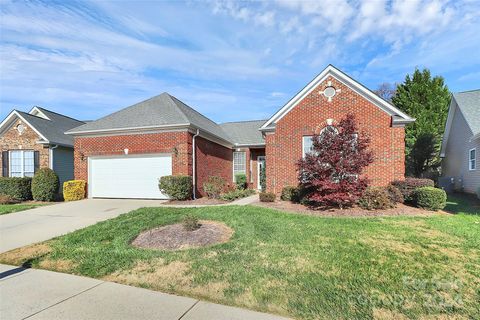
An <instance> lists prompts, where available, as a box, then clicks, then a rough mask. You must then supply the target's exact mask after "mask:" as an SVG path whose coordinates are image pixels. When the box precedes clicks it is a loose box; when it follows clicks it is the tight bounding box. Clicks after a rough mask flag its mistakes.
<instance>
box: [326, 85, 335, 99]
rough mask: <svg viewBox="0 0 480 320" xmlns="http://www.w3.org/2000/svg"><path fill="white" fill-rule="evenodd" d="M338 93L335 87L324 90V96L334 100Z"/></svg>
mask: <svg viewBox="0 0 480 320" xmlns="http://www.w3.org/2000/svg"><path fill="white" fill-rule="evenodd" d="M336 93H337V90H335V88H334V87H326V88H325V90H323V95H324V96H325V97H327V98H333V96H334V95H335V94H336Z"/></svg>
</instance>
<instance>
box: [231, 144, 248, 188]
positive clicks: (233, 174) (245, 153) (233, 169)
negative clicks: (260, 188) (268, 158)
mask: <svg viewBox="0 0 480 320" xmlns="http://www.w3.org/2000/svg"><path fill="white" fill-rule="evenodd" d="M236 153H243V154H244V155H245V156H244V159H245V163H244V166H245V170H244V172H235V154H236ZM232 160H233V161H232V181H233V182H235V174H238V173H243V174H245V175H246V174H247V152H246V151H234V152H233V159H232ZM247 181H248V180H247Z"/></svg>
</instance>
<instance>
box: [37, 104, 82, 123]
mask: <svg viewBox="0 0 480 320" xmlns="http://www.w3.org/2000/svg"><path fill="white" fill-rule="evenodd" d="M34 107H36V108H38V109H42V110H44V111H47V112H50V113H54V114H56V115H59V116H61V117H64V118H68V119H72V120H75V121H77V122H83V121H82V120H78V119H75V118H73V117H70V116H66V115H64V114H62V113H59V112H55V111H52V110H48V109H45V108H44V107H40V106H34ZM29 114H30V113H29ZM30 115H31V114H30ZM40 118H41V117H40Z"/></svg>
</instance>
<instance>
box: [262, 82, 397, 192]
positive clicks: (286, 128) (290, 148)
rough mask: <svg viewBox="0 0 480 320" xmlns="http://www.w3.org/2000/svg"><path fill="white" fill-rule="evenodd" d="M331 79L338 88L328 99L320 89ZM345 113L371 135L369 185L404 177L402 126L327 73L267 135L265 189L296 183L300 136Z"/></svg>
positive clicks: (300, 154)
mask: <svg viewBox="0 0 480 320" xmlns="http://www.w3.org/2000/svg"><path fill="white" fill-rule="evenodd" d="M328 81H332V85H333V86H334V87H335V88H336V89H341V92H338V93H337V94H336V95H335V96H334V97H333V99H332V101H331V102H328V101H327V98H326V97H325V96H324V95H323V94H320V93H319V91H323V89H324V88H325V87H326V86H327V82H328ZM348 113H353V114H355V115H356V119H357V124H358V126H359V129H360V132H362V131H363V132H365V133H366V134H367V135H369V136H370V138H371V143H370V148H371V150H373V152H374V155H375V161H374V163H372V164H371V165H370V166H369V167H368V168H367V170H366V176H367V177H368V178H369V179H371V181H372V185H376V186H381V185H387V184H388V183H389V182H391V181H392V180H394V179H402V178H403V177H404V170H405V165H404V152H405V143H404V128H403V127H392V126H391V117H390V116H389V115H388V114H387V113H386V112H384V111H382V110H381V109H380V108H378V107H377V106H375V105H374V104H372V103H370V102H369V101H368V100H366V99H365V98H363V97H362V96H361V95H359V94H357V93H356V92H354V91H353V90H351V89H350V88H349V87H347V86H346V85H344V84H343V83H341V82H339V81H337V80H336V79H335V78H333V77H329V78H328V79H326V80H325V81H324V82H323V83H321V84H319V85H318V86H317V88H316V89H314V90H313V91H312V92H311V93H310V94H309V95H307V96H306V97H305V98H304V99H303V100H302V101H301V102H300V103H299V104H298V105H297V106H295V108H293V109H292V110H291V111H290V112H289V113H288V114H286V115H285V116H284V117H283V118H282V119H281V120H279V121H278V122H277V124H276V129H275V133H272V134H267V136H266V159H267V160H266V161H267V164H266V167H267V189H268V190H269V191H272V192H280V191H281V189H282V188H283V187H284V186H286V185H297V181H298V180H297V171H296V165H295V164H296V162H297V161H298V159H300V158H301V157H302V137H303V136H306V135H312V134H313V133H314V132H315V131H317V133H318V131H319V128H322V127H324V126H325V125H326V120H327V119H334V120H335V121H337V122H338V121H340V120H341V119H342V118H344V117H345V116H346V115H347V114H348Z"/></svg>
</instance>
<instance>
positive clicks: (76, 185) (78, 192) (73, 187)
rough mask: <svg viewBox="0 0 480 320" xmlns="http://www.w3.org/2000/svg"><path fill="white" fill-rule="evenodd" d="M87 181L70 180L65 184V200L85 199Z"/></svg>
mask: <svg viewBox="0 0 480 320" xmlns="http://www.w3.org/2000/svg"><path fill="white" fill-rule="evenodd" d="M86 185H87V183H86V181H85V180H70V181H65V182H64V183H63V199H64V200H65V201H76V200H82V199H85V186H86Z"/></svg>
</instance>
